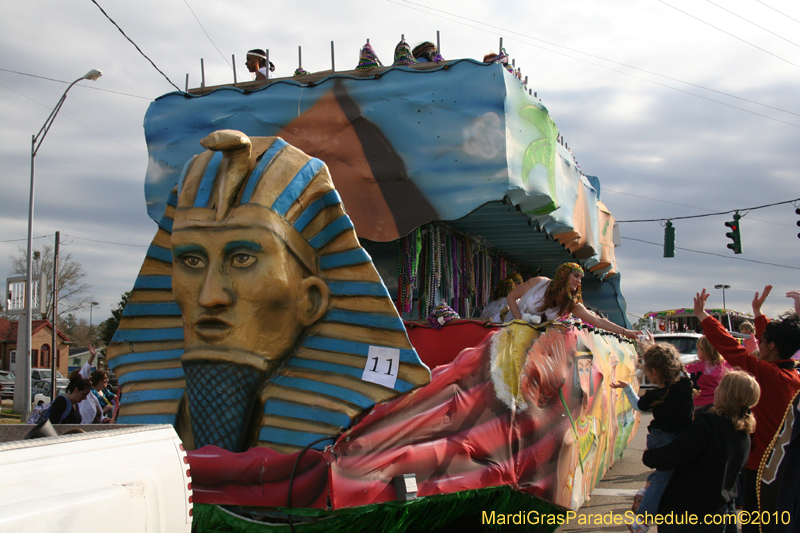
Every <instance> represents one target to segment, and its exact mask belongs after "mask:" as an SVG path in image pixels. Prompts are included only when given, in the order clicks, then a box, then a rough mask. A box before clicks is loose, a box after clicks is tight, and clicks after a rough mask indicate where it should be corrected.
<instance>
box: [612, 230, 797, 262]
mask: <svg viewBox="0 0 800 533" xmlns="http://www.w3.org/2000/svg"><path fill="white" fill-rule="evenodd" d="M622 239H625V240H626V241H636V242H643V243H645V244H652V245H654V246H664V243H663V242H662V243H658V242H651V241H645V240H642V239H634V238H633V237H622ZM675 249H676V250H683V251H684V252H694V253H696V254H705V255H714V256H717V257H722V258H724V259H736V260H737V261H746V262H748V263H758V264H759V265H769V266H776V267H781V268H790V269H792V270H800V267H793V266H788V265H779V264H777V263H767V262H765V261H756V260H755V259H744V258H742V257H731V256H729V255H722V254H715V253H713V252H703V251H701V250H692V249H690V248H681V247H679V246H676V247H675Z"/></svg>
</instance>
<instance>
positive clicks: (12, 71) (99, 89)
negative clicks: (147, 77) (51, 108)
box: [0, 68, 152, 100]
mask: <svg viewBox="0 0 800 533" xmlns="http://www.w3.org/2000/svg"><path fill="white" fill-rule="evenodd" d="M0 70H2V71H3V72H11V73H12V74H19V75H20V76H29V77H31V78H39V79H40V80H48V81H57V82H58V83H66V84H67V85H69V84H70V83H71V82H69V81H64V80H57V79H54V78H46V77H44V76H37V75H36V74H27V73H25V72H17V71H16V70H9V69H7V68H0ZM78 87H82V88H84V89H93V90H95V91H103V92H107V93H114V94H121V95H123V96H132V97H134V98H141V99H142V100H152V98H148V97H146V96H139V95H136V94H128V93H121V92H119V91H112V90H111V89H103V88H101V87H95V86H94V85H85V84H81V85H78Z"/></svg>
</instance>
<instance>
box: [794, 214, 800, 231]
mask: <svg viewBox="0 0 800 533" xmlns="http://www.w3.org/2000/svg"><path fill="white" fill-rule="evenodd" d="M794 213H795V214H796V215H800V207H798V208H797V209H795V210H794ZM797 225H798V226H800V220H798V221H797ZM797 238H798V239H800V233H798V234H797Z"/></svg>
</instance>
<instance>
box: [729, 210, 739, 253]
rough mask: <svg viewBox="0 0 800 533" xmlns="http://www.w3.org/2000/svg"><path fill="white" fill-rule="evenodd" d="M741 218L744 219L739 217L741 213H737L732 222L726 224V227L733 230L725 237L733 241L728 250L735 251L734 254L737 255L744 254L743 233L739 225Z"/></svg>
mask: <svg viewBox="0 0 800 533" xmlns="http://www.w3.org/2000/svg"><path fill="white" fill-rule="evenodd" d="M740 218H742V217H741V216H739V213H736V214H734V215H733V220H732V221H730V222H726V223H725V225H726V226H728V227H729V228H731V231H729V232H728V233H726V234H725V236H726V237H728V238H729V239H731V240H732V241H733V242H731V243H729V244H728V248H730V249H731V250H733V253H735V254H740V253H742V233H741V226H740V225H739V219H740Z"/></svg>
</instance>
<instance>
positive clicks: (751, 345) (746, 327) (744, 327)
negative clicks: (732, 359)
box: [739, 320, 758, 355]
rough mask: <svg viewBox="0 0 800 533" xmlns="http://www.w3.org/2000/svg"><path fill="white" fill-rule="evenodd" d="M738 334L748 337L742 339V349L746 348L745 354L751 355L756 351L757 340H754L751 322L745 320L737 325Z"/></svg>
mask: <svg viewBox="0 0 800 533" xmlns="http://www.w3.org/2000/svg"><path fill="white" fill-rule="evenodd" d="M739 333H743V334H744V335H750V337H749V338H746V339H744V347H745V348H747V353H749V354H750V355H753V354H754V353H755V352H756V351H757V350H758V340H756V330H755V328H754V327H753V324H752V322H749V321H747V320H745V321H744V322H742V323H741V324H739Z"/></svg>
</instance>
